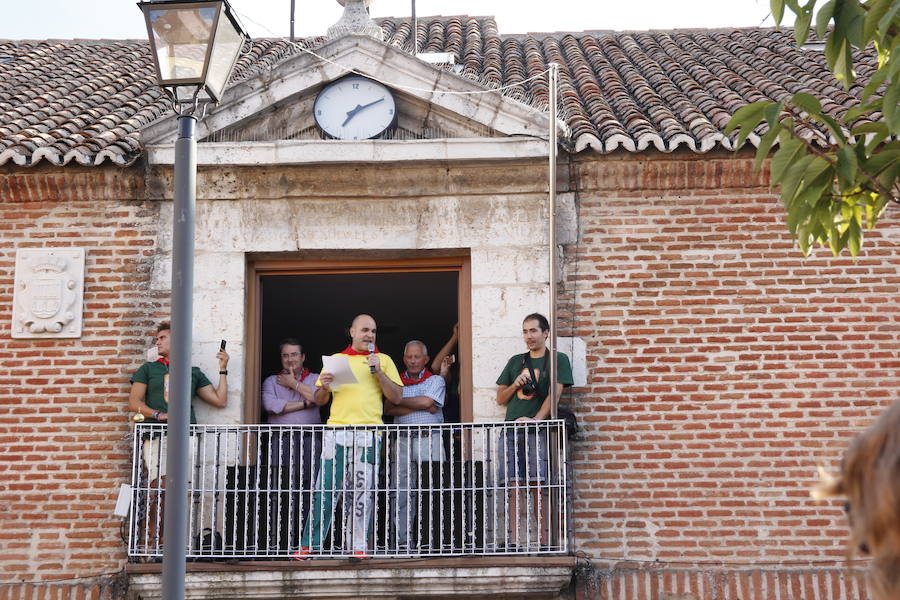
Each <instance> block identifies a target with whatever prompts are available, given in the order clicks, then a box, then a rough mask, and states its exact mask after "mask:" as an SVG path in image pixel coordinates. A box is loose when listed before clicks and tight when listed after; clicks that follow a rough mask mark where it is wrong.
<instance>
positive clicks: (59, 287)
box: [12, 248, 84, 338]
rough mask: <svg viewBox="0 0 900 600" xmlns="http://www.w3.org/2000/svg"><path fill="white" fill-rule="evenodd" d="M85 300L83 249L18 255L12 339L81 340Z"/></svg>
mask: <svg viewBox="0 0 900 600" xmlns="http://www.w3.org/2000/svg"><path fill="white" fill-rule="evenodd" d="M83 301H84V249H83V248H54V249H47V248H23V249H20V250H18V251H17V252H16V283H15V291H14V292H13V322H12V337H14V338H73V337H80V336H81V318H82V315H81V313H82V304H83Z"/></svg>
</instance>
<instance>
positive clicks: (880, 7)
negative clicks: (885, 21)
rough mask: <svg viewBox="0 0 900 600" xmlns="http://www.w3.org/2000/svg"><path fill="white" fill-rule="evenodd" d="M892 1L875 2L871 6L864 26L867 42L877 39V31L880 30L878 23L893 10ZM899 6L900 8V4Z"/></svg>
mask: <svg viewBox="0 0 900 600" xmlns="http://www.w3.org/2000/svg"><path fill="white" fill-rule="evenodd" d="M892 1H893V0H874V2H871V3H870V4H869V6H868V9H869V10H868V11H867V12H866V19H865V24H864V25H863V37H865V38H866V39H867V40H871V39H872V38H873V37H875V31H876V30H877V29H878V22H879V21H880V20H881V18H882V17H883V16H884V15H885V13H886V12H888V10H889V9H890V8H891V2H892ZM897 6H898V7H900V4H898V5H897Z"/></svg>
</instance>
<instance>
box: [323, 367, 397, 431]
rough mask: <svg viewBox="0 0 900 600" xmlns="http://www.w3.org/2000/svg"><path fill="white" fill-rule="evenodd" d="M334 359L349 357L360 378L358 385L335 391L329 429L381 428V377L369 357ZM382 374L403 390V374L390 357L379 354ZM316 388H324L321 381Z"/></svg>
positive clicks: (357, 376)
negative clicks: (370, 366) (340, 427)
mask: <svg viewBox="0 0 900 600" xmlns="http://www.w3.org/2000/svg"><path fill="white" fill-rule="evenodd" d="M332 356H346V357H347V360H348V361H349V362H350V369H351V370H352V371H353V374H354V375H355V376H356V381H357V382H358V383H345V384H344V385H340V386H338V387H337V388H334V389H332V393H331V415H330V416H329V417H328V424H329V425H381V424H383V423H384V421H382V420H381V414H382V412H383V409H384V404H383V403H382V401H381V396H382V394H381V385H380V384H379V383H378V377H377V375H375V374H374V373H371V372H370V371H369V363H368V361H367V358H366V355H365V354H343V353H342V352H338V353H336V354H332ZM377 356H378V358H380V359H381V370H382V371H383V372H384V374H385V375H386V376H387V378H388V379H390V380H391V381H393V382H394V383H396V384H397V385H399V386H402V385H403V382H402V381H400V373H398V372H397V367H396V366H395V365H394V361H393V360H391V357H390V356H388V355H387V354H382V353H381V352H379V353H378V354H377ZM316 387H322V384H321V382H320V381H316Z"/></svg>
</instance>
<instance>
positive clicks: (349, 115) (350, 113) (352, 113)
mask: <svg viewBox="0 0 900 600" xmlns="http://www.w3.org/2000/svg"><path fill="white" fill-rule="evenodd" d="M383 100H384V96H382V97H381V98H379V99H378V100H373V101H372V102H369V103H368V104H362V105H360V104H357V105H356V108H354V109H352V110H349V111H347V118H346V119H344V122H343V123H341V127H345V126H346V125H347V123H349V122H350V119H352V118H353V117H355V116H356V113H358V112H359V111H361V110H363V109H365V108H369V107H370V106H372V105H373V104H378V103H379V102H382V101H383Z"/></svg>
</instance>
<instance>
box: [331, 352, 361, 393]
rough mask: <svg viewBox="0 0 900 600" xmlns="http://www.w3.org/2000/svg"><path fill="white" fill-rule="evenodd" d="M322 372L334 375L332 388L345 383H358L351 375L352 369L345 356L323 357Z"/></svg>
mask: <svg viewBox="0 0 900 600" xmlns="http://www.w3.org/2000/svg"><path fill="white" fill-rule="evenodd" d="M322 372H323V373H331V374H332V375H334V382H333V383H332V384H331V387H332V388H336V387H338V386H339V385H344V384H345V383H359V381H357V379H356V375H354V374H353V369H351V368H350V361H349V360H347V357H346V356H323V357H322Z"/></svg>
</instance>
